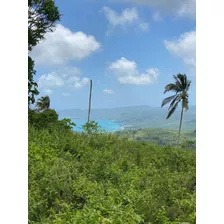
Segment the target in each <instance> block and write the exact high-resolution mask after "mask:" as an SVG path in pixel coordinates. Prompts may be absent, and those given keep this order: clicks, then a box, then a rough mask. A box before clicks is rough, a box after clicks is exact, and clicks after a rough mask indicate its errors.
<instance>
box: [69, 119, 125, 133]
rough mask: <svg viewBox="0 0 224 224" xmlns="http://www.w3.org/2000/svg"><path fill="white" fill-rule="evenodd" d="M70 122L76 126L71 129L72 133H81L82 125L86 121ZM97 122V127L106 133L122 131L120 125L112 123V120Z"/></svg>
mask: <svg viewBox="0 0 224 224" xmlns="http://www.w3.org/2000/svg"><path fill="white" fill-rule="evenodd" d="M72 121H73V122H74V123H75V124H76V126H75V127H74V128H73V130H74V131H78V132H81V131H82V125H84V124H85V123H86V120H75V119H72ZM96 122H98V125H99V126H101V128H102V129H103V130H104V131H106V132H115V131H119V130H122V129H123V127H122V124H121V123H118V122H115V121H112V120H96Z"/></svg>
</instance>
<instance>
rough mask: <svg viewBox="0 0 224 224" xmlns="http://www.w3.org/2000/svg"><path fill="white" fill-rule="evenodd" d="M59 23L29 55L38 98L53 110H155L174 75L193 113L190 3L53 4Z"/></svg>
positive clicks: (60, 0)
mask: <svg viewBox="0 0 224 224" xmlns="http://www.w3.org/2000/svg"><path fill="white" fill-rule="evenodd" d="M55 3H56V5H57V7H58V8H59V11H60V13H61V14H62V16H61V20H60V21H59V22H57V24H56V27H55V29H54V31H53V32H51V33H47V34H46V35H45V40H44V41H41V42H40V43H39V44H38V45H37V46H36V47H35V48H34V49H33V51H32V52H31V53H30V55H31V57H32V58H33V59H34V61H35V70H36V76H35V80H36V82H37V83H38V86H39V87H38V89H39V91H40V94H39V95H38V97H37V98H39V97H41V96H44V95H49V96H50V99H51V107H52V108H54V109H56V110H63V109H71V108H80V109H86V108H88V100H89V83H90V80H92V82H93V91H92V108H114V107H124V106H137V105H149V106H153V107H157V106H161V102H162V100H163V99H164V98H165V97H167V96H169V94H166V95H164V94H163V92H164V87H165V85H167V84H168V83H171V82H173V75H174V74H178V73H182V74H186V75H187V76H188V79H189V80H191V88H190V90H189V104H190V105H196V29H195V28H196V12H195V11H196V3H195V0H182V1H180V0H169V1H167V0H82V1H65V0H57V1H55Z"/></svg>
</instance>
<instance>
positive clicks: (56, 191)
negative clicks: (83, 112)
mask: <svg viewBox="0 0 224 224" xmlns="http://www.w3.org/2000/svg"><path fill="white" fill-rule="evenodd" d="M91 124H92V125H89V124H88V125H86V126H85V127H84V131H85V132H84V133H75V132H72V131H71V127H72V125H73V124H72V123H70V121H69V120H68V119H67V120H62V121H59V120H57V114H56V112H55V111H54V110H52V109H46V110H45V111H43V112H38V111H34V110H29V223H30V224H31V223H40V224H42V223H45V224H48V223H49V224H50V223H77V224H78V223H80V224H82V223H83V224H86V223H105V224H106V223H116V224H117V223H121V224H122V223H127V224H131V223H133V224H134V223H138V224H140V223H141V224H143V223H155V224H157V223H158V224H160V223H164V224H165V223H167V224H168V223H172V224H174V223H176V224H177V223H183V222H187V223H195V151H194V150H193V151H192V150H179V149H176V148H171V147H169V146H164V147H161V146H156V145H152V144H148V143H142V142H133V141H130V140H124V139H119V138H118V137H117V136H115V135H113V134H106V133H98V131H97V130H98V127H97V124H96V123H94V122H92V123H91Z"/></svg>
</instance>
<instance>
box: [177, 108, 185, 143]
mask: <svg viewBox="0 0 224 224" xmlns="http://www.w3.org/2000/svg"><path fill="white" fill-rule="evenodd" d="M183 113H184V108H183V106H182V109H181V115H180V126H179V133H178V142H177V144H178V145H179V143H180V131H181V126H182V120H183Z"/></svg>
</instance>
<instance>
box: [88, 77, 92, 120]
mask: <svg viewBox="0 0 224 224" xmlns="http://www.w3.org/2000/svg"><path fill="white" fill-rule="evenodd" d="M91 97H92V80H90V92H89V111H88V122H89V121H90V110H91Z"/></svg>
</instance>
